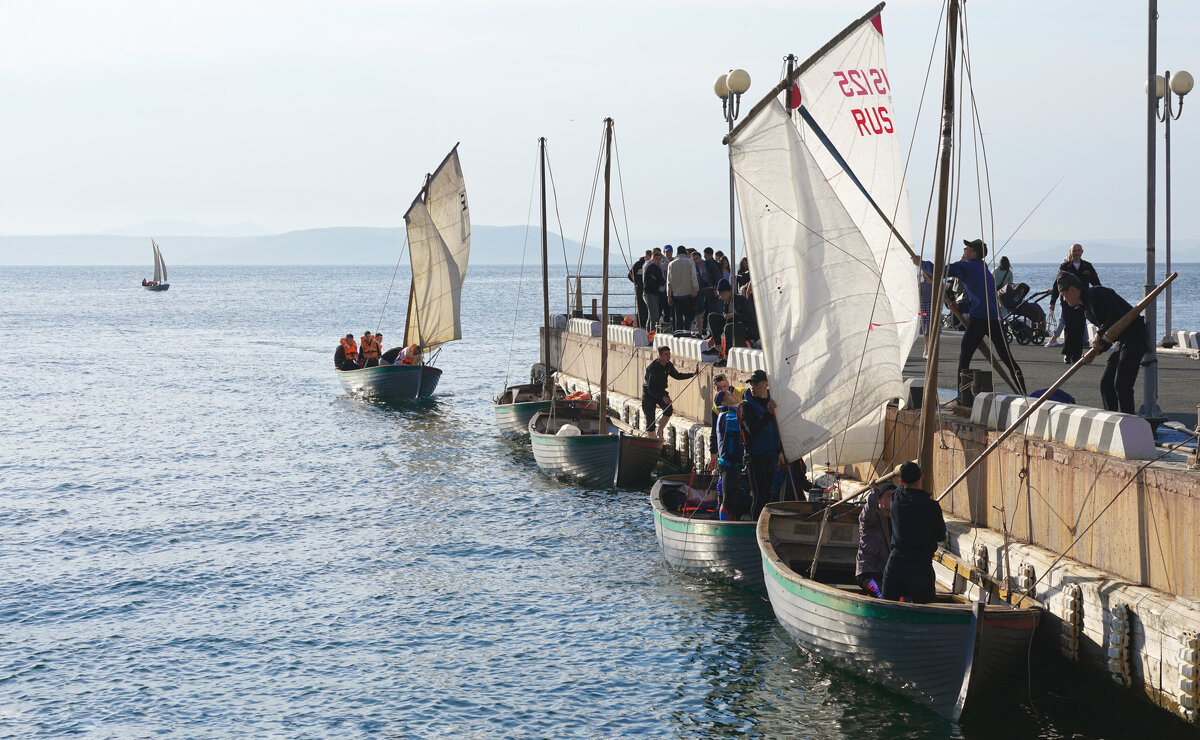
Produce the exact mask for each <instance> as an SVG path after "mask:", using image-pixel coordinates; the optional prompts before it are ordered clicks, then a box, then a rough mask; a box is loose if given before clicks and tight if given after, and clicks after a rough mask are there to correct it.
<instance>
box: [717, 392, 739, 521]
mask: <svg viewBox="0 0 1200 740" xmlns="http://www.w3.org/2000/svg"><path fill="white" fill-rule="evenodd" d="M740 400H741V396H740V394H739V395H734V392H733V391H731V390H725V391H720V392H718V393H717V397H716V407H717V414H716V422H715V423H714V425H713V431H714V433H713V435H712V436H713V438H714V439H716V446H717V458H716V469H717V471H718V474H719V475H720V476H721V510H722V516H721V518H722V519H729V520H731V521H735V522H736V521H740V520H741V518H742V514H743V513H744V512H745V507H744V506H743V505H742V491H741V488H742V485H741V477H742V458H743V457H744V456H745V448H744V446H743V444H742V429H741V426H740V425H739V424H738V418H737V404H738V403H740Z"/></svg>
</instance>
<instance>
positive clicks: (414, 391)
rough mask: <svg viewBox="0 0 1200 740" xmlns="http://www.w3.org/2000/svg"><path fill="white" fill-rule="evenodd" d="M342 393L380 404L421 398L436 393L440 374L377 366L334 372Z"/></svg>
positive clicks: (409, 367) (418, 368)
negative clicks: (343, 390)
mask: <svg viewBox="0 0 1200 740" xmlns="http://www.w3.org/2000/svg"><path fill="white" fill-rule="evenodd" d="M337 375H338V380H339V381H341V383H342V388H344V389H345V391H346V393H348V394H350V395H351V396H355V397H357V398H362V399H364V400H370V401H381V402H383V403H395V402H398V401H411V400H413V399H416V398H425V397H428V396H430V395H432V394H433V392H434V390H436V389H437V384H438V380H439V379H440V378H441V376H442V371H441V370H439V369H437V368H434V367H428V366H424V365H378V366H376V367H365V368H361V369H359V370H338V371H337Z"/></svg>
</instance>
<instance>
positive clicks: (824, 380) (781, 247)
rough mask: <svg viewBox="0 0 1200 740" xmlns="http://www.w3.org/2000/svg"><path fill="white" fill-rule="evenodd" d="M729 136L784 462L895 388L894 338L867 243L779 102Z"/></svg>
mask: <svg viewBox="0 0 1200 740" xmlns="http://www.w3.org/2000/svg"><path fill="white" fill-rule="evenodd" d="M730 144H731V145H730V157H731V160H732V164H733V167H734V171H735V172H736V174H737V192H738V202H739V203H740V204H741V219H742V232H743V235H744V237H745V240H746V251H747V256H748V258H749V260H750V274H751V275H752V276H753V280H754V283H753V285H754V301H755V304H756V306H757V311H756V313H757V315H758V322H759V330H760V333H761V335H762V338H763V354H764V358H765V361H766V366H767V374H768V376H769V377H770V378H771V393H772V397H773V398H774V399H775V400H776V402H777V404H778V406H779V409H778V411H777V412H776V414H777V418H778V421H779V430H780V435H781V437H782V441H783V450H784V453H785V455H786V456H787V458H788V459H789V460H794V459H796V458H798V457H800V456H801V455H803V454H807V453H809V452H811V451H813V450H814V449H816V448H817V447H819V446H820V445H822V444H824V443H826V442H828V441H829V440H831V439H833V438H834V436H835V435H837V434H839V433H840V432H842V431H844V430H846V429H848V428H849V427H851V426H852V425H854V424H855V423H856V422H859V421H861V420H862V419H864V418H866V417H868V416H870V415H872V414H873V413H877V411H878V409H880V408H881V407H882V406H883V404H885V403H886V402H887V401H889V400H890V399H892V398H895V397H897V396H899V395H901V394H902V389H903V384H902V381H901V377H900V368H901V357H902V355H901V352H900V339H899V336H898V334H897V327H896V322H895V317H894V316H893V313H892V305H891V302H890V300H889V295H888V294H887V292H886V291H885V290H884V289H883V288H882V287H881V281H882V276H881V274H880V269H879V267H878V265H877V263H876V261H875V257H874V254H873V253H872V251H871V248H870V247H869V246H868V245H867V242H866V240H865V239H864V238H863V235H862V233H861V232H860V231H859V229H858V227H857V226H856V225H855V223H854V221H853V219H852V218H851V216H850V214H849V213H848V212H847V210H846V208H845V207H844V206H843V205H842V203H841V201H840V200H839V199H838V197H837V194H836V193H835V192H834V189H833V187H832V186H831V185H830V184H829V183H828V182H827V180H826V176H825V174H824V173H823V172H822V170H821V169H820V167H819V166H818V165H817V163H816V161H815V160H814V159H813V155H812V153H811V152H810V151H809V149H808V147H807V146H806V145H805V143H804V141H803V140H802V139H801V138H800V135H799V133H798V131H797V130H796V127H795V126H793V125H792V123H791V121H790V120H789V118H788V115H787V114H786V113H785V112H784V108H783V106H782V105H781V104H780V103H779V101H778V100H771V101H769V102H768V103H767V104H766V105H765V106H763V107H761V108H759V109H757V111H756V115H754V116H753V117H752V118H751V119H749V120H747V121H746V122H745V123H743V125H742V126H741V127H739V129H738V130H736V131H735V132H734V134H733V136H732V138H731V139H730ZM910 279H911V274H910Z"/></svg>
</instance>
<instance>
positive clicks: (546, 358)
mask: <svg viewBox="0 0 1200 740" xmlns="http://www.w3.org/2000/svg"><path fill="white" fill-rule="evenodd" d="M538 162H539V163H540V166H541V169H542V367H543V368H544V372H543V374H542V397H543V398H548V397H549V396H550V392H549V391H550V388H551V387H552V384H551V381H550V268H549V265H548V262H549V260H548V258H547V250H546V137H545V136H543V137H541V138H540V139H538Z"/></svg>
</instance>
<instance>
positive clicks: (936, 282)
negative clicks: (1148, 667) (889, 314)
mask: <svg viewBox="0 0 1200 740" xmlns="http://www.w3.org/2000/svg"><path fill="white" fill-rule="evenodd" d="M957 56H958V0H950V8H949V10H948V11H947V13H946V76H945V81H944V83H943V87H942V149H941V163H940V167H939V172H938V210H937V214H938V215H937V240H936V242H935V244H936V247H935V249H936V252H935V253H934V255H933V257H934V259H933V289H934V290H935V291H938V292H939V293H940V292H941V290H942V280H943V279H944V278H945V276H946V241H947V234H946V230H947V228H948V226H949V223H948V222H949V213H948V209H947V205H948V203H949V199H950V160H951V155H952V154H953V150H954V62H955V58H956V57H957ZM939 313H940V311H939ZM929 335H930V340H929V358H928V360H926V363H925V390H924V392H923V393H922V397H921V454H920V455H919V458H920V461H921V463H920V465H921V470H922V471H923V472H924V474H925V476H926V477H927V478H928V479H930V480H932V479H933V475H932V473H933V431H934V427H935V426H937V422H936V421H935V418H934V417H935V414H937V413H938V393H937V372H938V350H939V342H938V338H939V336H940V335H941V322H940V321H933V320H932V317H930V322H929ZM1001 341H1003V338H1001Z"/></svg>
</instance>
